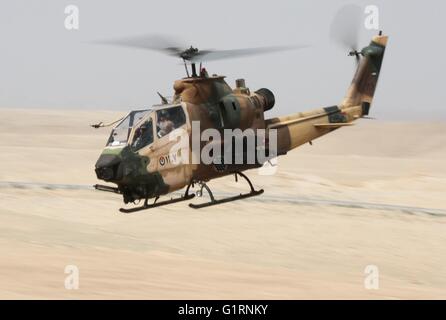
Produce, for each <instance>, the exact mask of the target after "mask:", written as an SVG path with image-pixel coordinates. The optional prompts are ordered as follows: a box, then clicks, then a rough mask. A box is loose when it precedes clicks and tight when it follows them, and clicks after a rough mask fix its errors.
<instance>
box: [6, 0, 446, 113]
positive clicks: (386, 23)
mask: <svg viewBox="0 0 446 320" xmlns="http://www.w3.org/2000/svg"><path fill="white" fill-rule="evenodd" d="M350 2H351V1H339V0H335V1H322V0H316V1H314V0H311V1H310V0H302V1H291V0H290V1H274V2H272V1H263V0H261V1H236V0H225V1H219V2H215V1H204V0H193V1H170V0H168V1H163V2H157V3H156V4H155V3H154V2H148V1H138V0H129V1H113V2H111V1H105V0H96V1H87V0H71V1H65V0H63V1H61V0H57V1H56V0H41V1H32V2H31V1H25V0H17V1H2V2H1V4H0V39H1V41H0V57H1V59H0V70H1V72H0V107H5V108H74V109H86V110H96V109H111V110H128V109H132V108H136V107H138V108H139V107H144V106H149V105H152V104H154V103H158V101H159V98H158V96H157V95H156V91H160V92H162V93H163V94H166V95H171V94H172V84H173V81H174V80H175V79H178V78H181V77H183V76H184V67H183V66H182V65H181V63H180V61H179V60H177V59H175V58H172V57H168V56H164V55H162V54H160V53H157V52H150V51H144V50H137V49H128V48H118V47H113V46H104V45H97V44H92V43H91V42H93V41H97V40H108V39H113V38H119V37H127V36H138V35H141V34H151V33H153V34H165V35H173V36H176V37H177V38H179V39H182V40H183V41H184V42H185V43H188V44H190V45H194V46H196V47H198V48H202V49H206V48H214V49H235V48H245V47H258V46H271V45H290V44H291V45H293V44H308V45H311V47H310V48H308V49H305V50H298V51H288V52H280V53H274V54H269V55H260V56H255V57H251V58H239V59H233V60H224V61H215V62H209V63H207V64H206V65H205V66H206V67H207V69H208V71H209V72H210V73H217V74H223V75H226V76H227V77H228V79H227V80H228V82H229V84H231V85H234V81H235V79H237V78H245V79H246V81H247V85H248V86H249V87H250V88H252V89H257V88H261V87H267V88H270V89H272V90H273V92H274V93H275V95H276V99H277V105H276V108H274V109H273V110H272V111H271V112H270V115H271V116H276V115H279V114H286V113H291V112H294V111H296V112H297V111H302V110H306V109H310V108H316V107H320V106H326V105H333V104H337V103H339V102H340V101H341V99H342V97H343V95H344V94H345V92H346V89H347V87H348V84H349V82H350V80H351V78H352V76H353V71H354V59H352V58H349V57H347V52H346V51H345V50H342V49H340V48H339V47H337V46H336V45H334V44H332V43H331V42H330V39H329V29H330V24H331V21H332V19H333V17H334V15H335V14H336V12H337V10H338V9H339V8H340V7H341V6H342V5H344V4H347V3H350ZM354 3H356V4H358V5H360V6H362V7H364V8H365V7H366V6H367V5H377V6H378V8H379V9H380V12H379V13H380V28H381V29H383V30H384V32H385V33H386V34H388V35H389V36H390V42H389V46H388V51H387V54H386V57H385V62H384V67H383V72H382V77H381V81H380V83H379V87H378V92H377V95H376V100H375V107H374V109H373V116H376V117H377V118H379V119H382V120H438V119H442V120H445V119H446V110H445V108H444V106H443V102H444V101H445V100H446V91H445V90H444V89H443V81H442V80H443V75H444V71H445V63H446V62H445V60H444V59H442V58H441V54H442V53H443V52H444V48H445V45H444V41H442V37H441V36H442V30H444V26H443V20H444V19H443V15H444V14H445V12H446V4H445V3H444V2H442V1H436V0H430V1H412V2H408V1H402V0H394V1H381V0H375V1H373V2H371V1H355V2H354ZM68 5H75V6H77V7H78V8H79V18H80V20H79V22H80V24H79V30H71V31H70V30H67V29H66V28H65V26H64V21H65V18H66V16H67V15H66V14H65V12H64V11H65V7H66V6H68ZM364 16H365V15H364ZM362 29H363V30H362V33H361V41H360V43H361V46H365V45H367V43H368V42H369V41H370V37H371V36H372V35H373V34H374V33H375V31H367V30H366V29H365V28H364V27H363V28H362Z"/></svg>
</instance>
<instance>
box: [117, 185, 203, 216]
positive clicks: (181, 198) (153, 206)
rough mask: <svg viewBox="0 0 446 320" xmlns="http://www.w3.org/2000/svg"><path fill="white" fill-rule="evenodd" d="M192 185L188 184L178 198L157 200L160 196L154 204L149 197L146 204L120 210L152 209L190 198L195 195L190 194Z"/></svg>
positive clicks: (124, 211)
mask: <svg viewBox="0 0 446 320" xmlns="http://www.w3.org/2000/svg"><path fill="white" fill-rule="evenodd" d="M190 186H191V185H188V186H187V189H186V192H185V193H184V195H182V196H181V197H179V198H176V199H174V198H170V200H165V201H161V202H157V200H158V199H159V197H156V198H155V200H154V201H153V203H152V204H149V199H148V198H146V199H145V200H144V204H143V205H142V206H140V207H136V208H130V209H125V208H121V209H119V211H121V212H122V213H133V212H138V211H142V210H147V209H151V208H156V207H161V206H165V205H168V204H172V203H177V202H181V201H186V200H190V199H192V198H194V197H195V194H189V189H190Z"/></svg>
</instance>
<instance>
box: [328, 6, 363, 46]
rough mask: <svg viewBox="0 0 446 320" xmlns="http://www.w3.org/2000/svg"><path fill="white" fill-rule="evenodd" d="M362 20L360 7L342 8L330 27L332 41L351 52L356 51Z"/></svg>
mask: <svg viewBox="0 0 446 320" xmlns="http://www.w3.org/2000/svg"><path fill="white" fill-rule="evenodd" d="M362 18H363V14H362V10H361V7H359V6H357V5H354V4H349V5H345V6H343V7H342V8H341V9H340V10H339V11H338V12H337V14H336V16H335V17H334V19H333V22H332V23H331V26H330V38H331V39H332V41H334V42H335V43H337V44H338V45H341V46H343V47H344V48H347V49H349V50H351V51H355V50H357V48H358V42H359V32H360V29H361V27H362Z"/></svg>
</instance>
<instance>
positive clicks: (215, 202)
mask: <svg viewBox="0 0 446 320" xmlns="http://www.w3.org/2000/svg"><path fill="white" fill-rule="evenodd" d="M238 175H239V176H241V177H242V178H244V179H245V180H246V182H248V184H249V187H250V189H251V191H250V192H249V193H244V194H242V193H240V194H239V195H237V196H232V197H227V198H223V199H219V200H217V199H215V197H214V195H213V193H212V191H211V189H210V188H209V187H208V186H207V184H206V183H204V182H202V183H200V185H201V188H200V191H199V192H198V193H199V195H200V196H201V195H202V194H203V189H205V190H206V191H207V193H208V194H209V197H210V198H211V201H209V202H205V203H200V204H193V203H189V207H191V208H193V209H201V208H206V207H210V206H215V205H218V204H222V203H227V202H232V201H237V200H241V199H246V198H250V197H255V196H258V195H261V194H262V193H263V192H264V191H263V189H260V190H255V189H254V186H253V185H252V183H251V181H250V180H249V178H248V177H247V176H245V175H244V174H243V173H241V172H235V181H236V182H237V181H238V179H237V176H238Z"/></svg>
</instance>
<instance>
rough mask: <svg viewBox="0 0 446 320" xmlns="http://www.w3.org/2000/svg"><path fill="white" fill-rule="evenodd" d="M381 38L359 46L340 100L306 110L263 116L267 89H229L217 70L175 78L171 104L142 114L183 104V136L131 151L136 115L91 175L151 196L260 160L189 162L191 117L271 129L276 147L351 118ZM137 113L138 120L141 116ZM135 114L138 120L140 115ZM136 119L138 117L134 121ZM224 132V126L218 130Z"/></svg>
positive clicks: (365, 100) (209, 123)
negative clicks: (121, 141) (182, 141)
mask: <svg viewBox="0 0 446 320" xmlns="http://www.w3.org/2000/svg"><path fill="white" fill-rule="evenodd" d="M386 44H387V37H386V36H376V37H374V38H373V40H372V42H371V44H370V45H369V46H368V47H366V48H364V49H363V50H362V52H361V53H362V55H363V58H362V59H361V60H360V63H359V65H358V68H357V71H356V74H355V76H354V78H353V81H352V83H351V86H350V88H349V89H348V92H347V95H346V97H345V98H344V100H343V101H342V102H341V103H340V104H339V105H336V106H330V107H325V108H320V109H315V110H312V111H308V112H299V113H296V114H292V115H288V116H284V117H278V118H273V119H265V118H264V112H265V111H267V110H269V109H271V108H272V107H273V105H274V96H273V94H272V93H271V92H270V91H269V90H267V89H260V90H258V91H256V92H250V90H249V89H248V88H246V87H245V86H244V81H241V82H240V83H238V85H237V87H236V88H235V89H231V87H230V86H229V85H228V84H227V83H226V82H225V81H224V77H221V76H212V77H208V76H204V75H203V76H200V77H192V78H185V79H181V80H177V81H176V82H175V84H174V90H175V95H174V99H173V101H172V103H171V104H169V105H160V106H157V107H155V108H154V109H153V111H154V112H152V113H151V114H149V115H147V116H146V117H145V119H147V118H150V117H152V118H153V121H156V111H157V110H161V109H164V108H165V109H168V108H170V107H172V106H181V108H183V110H184V113H185V116H186V121H185V123H184V125H182V127H181V129H182V130H183V131H184V132H187V135H188V136H189V143H188V145H185V146H183V147H181V148H180V149H178V148H176V149H175V154H173V153H172V150H173V146H174V145H175V144H176V143H177V141H171V140H172V139H169V137H168V136H164V137H160V138H158V137H155V139H154V141H153V143H151V144H149V145H147V146H146V147H144V148H142V149H140V150H138V151H137V152H135V151H132V148H131V146H130V141H133V139H134V135H135V131H136V128H137V126H138V123H135V124H134V126H130V127H129V132H130V133H129V137H128V141H129V143H128V144H126V145H125V146H108V147H106V148H105V149H104V151H103V153H102V155H101V157H100V158H99V160H98V162H97V163H96V173H97V175H98V178H100V179H102V180H105V181H107V182H113V183H115V184H117V185H118V189H119V191H120V193H122V194H123V196H124V202H126V203H128V202H133V201H135V200H138V199H142V198H152V197H156V196H159V195H163V194H167V193H170V192H173V191H175V190H178V189H181V188H183V187H185V186H187V185H188V184H190V183H192V182H200V181H208V180H211V179H214V178H217V177H221V176H225V175H229V174H233V173H234V172H237V171H244V170H248V169H252V168H256V167H259V166H261V165H262V164H263V162H258V161H257V159H256V162H255V163H250V164H246V163H242V164H227V165H216V164H204V163H201V162H198V163H196V164H193V161H192V158H193V157H194V156H195V157H197V156H198V158H199V155H196V154H195V155H194V154H193V152H192V150H191V146H192V143H193V142H192V127H193V126H192V123H193V122H194V121H196V122H199V123H200V133H201V132H203V131H204V130H206V129H210V128H213V129H216V130H218V131H219V132H221V133H223V130H224V129H237V128H238V129H241V130H242V131H243V130H246V129H253V130H254V132H256V130H258V129H264V130H266V136H268V130H271V129H275V130H277V142H278V145H277V155H284V154H286V153H287V152H288V151H290V150H292V149H294V148H296V147H298V146H300V145H302V144H305V143H308V142H310V141H312V140H314V139H317V138H318V137H321V136H323V135H325V134H327V133H329V132H331V131H333V130H336V129H338V128H340V127H343V126H350V125H352V122H353V121H354V120H357V119H359V118H361V117H363V116H366V115H368V113H369V109H370V106H371V103H372V100H373V96H374V93H375V89H376V85H377V81H378V77H379V74H380V70H381V64H382V61H383V57H384V52H385V47H386ZM141 121H144V119H142V120H141ZM141 121H140V122H141ZM140 122H139V123H140ZM222 136H223V134H222ZM223 142H224V141H201V142H200V149H201V148H202V147H204V146H205V145H207V144H208V143H214V144H215V143H217V144H223ZM181 154H188V155H189V161H188V163H181V162H180V163H176V162H175V161H173V160H174V158H176V157H180V156H181Z"/></svg>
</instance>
